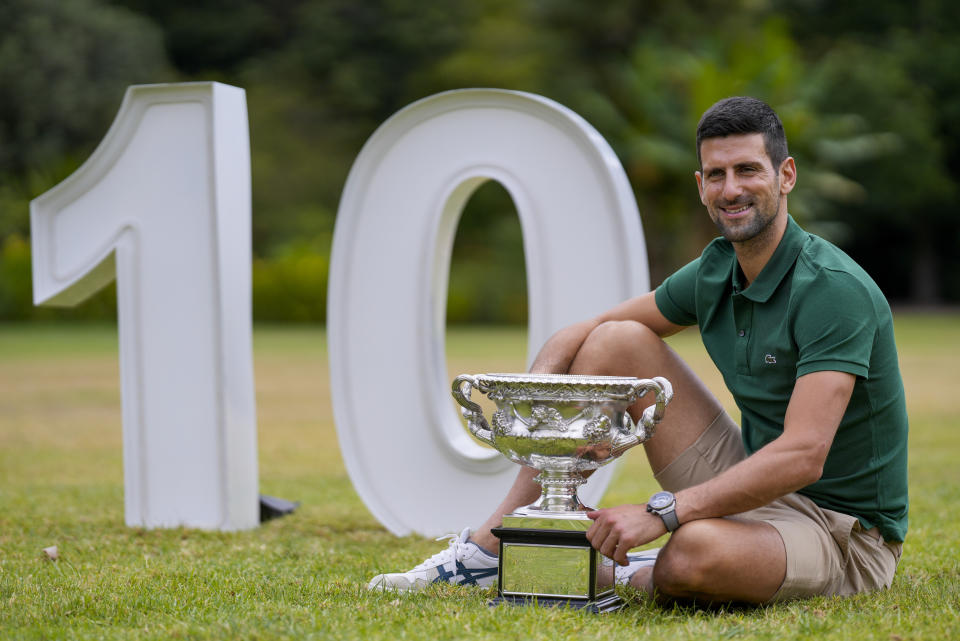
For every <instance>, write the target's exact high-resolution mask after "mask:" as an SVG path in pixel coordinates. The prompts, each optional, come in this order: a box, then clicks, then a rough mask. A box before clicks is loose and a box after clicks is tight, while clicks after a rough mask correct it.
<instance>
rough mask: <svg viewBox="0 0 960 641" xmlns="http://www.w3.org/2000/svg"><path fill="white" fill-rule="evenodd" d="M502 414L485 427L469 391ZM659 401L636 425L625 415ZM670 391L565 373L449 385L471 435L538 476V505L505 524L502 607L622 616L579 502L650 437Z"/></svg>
mask: <svg viewBox="0 0 960 641" xmlns="http://www.w3.org/2000/svg"><path fill="white" fill-rule="evenodd" d="M474 389H476V390H478V391H480V392H482V393H484V394H486V395H487V397H488V398H489V399H490V400H492V401H493V402H494V403H495V404H496V406H497V410H496V411H495V412H494V413H493V416H492V417H491V420H490V421H489V422H488V421H487V419H486V418H485V417H484V415H483V410H482V409H481V408H480V406H479V405H478V404H477V403H475V402H473V401H472V400H471V399H470V394H471V392H472V390H474ZM647 392H654V393H655V395H656V402H655V403H654V404H653V405H650V406H649V407H648V408H646V409H645V410H644V412H643V416H642V418H641V420H640V421H639V423H638V424H634V422H633V420H632V419H631V417H630V414H628V413H627V411H626V410H627V408H628V407H630V406H631V405H633V404H634V403H635V402H636V401H637V400H638V399H639V398H641V397H643V396H644V395H646V394H647ZM672 396H673V390H672V387H671V385H670V383H669V381H667V380H666V379H664V378H660V377H656V378H653V379H639V378H630V377H615V376H576V375H569V374H549V375H538V374H475V375H472V376H468V375H461V376H458V377H457V378H456V379H454V381H453V397H454V398H455V399H456V400H457V402H458V403H459V404H460V405H461V406H462V407H463V415H464V418H466V420H467V426H468V427H469V428H470V432H471V433H472V434H473V435H474V436H475V437H476V438H478V439H480V440H481V441H483V442H485V443H488V444H490V445H492V446H493V447H494V448H496V449H497V451H499V452H500V453H501V454H503V455H504V456H506V457H507V458H508V459H510V460H511V461H514V462H515V463H519V464H520V465H525V466H527V467H531V468H534V469H536V470H539V471H540V474H539V475H538V476H537V477H536V480H537V482H539V483H540V486H541V488H542V492H541V495H540V498H539V499H537V501H536V502H534V503H532V504H530V505H527V506H526V507H522V508H520V509H518V510H517V511H515V512H513V513H512V514H508V515H506V516H505V517H504V518H503V524H502V526H501V527H500V528H496V529H494V534H496V535H497V536H498V537H499V538H500V568H499V582H498V589H497V592H498V598H497V600H496V601H497V602H500V601H505V602H508V603H518V602H523V603H526V602H529V601H531V600H535V601H536V602H537V603H540V604H549V605H553V604H567V605H570V606H573V607H585V608H589V609H591V610H593V611H595V612H608V611H611V610H616V609H619V608H620V607H622V605H623V604H622V601H621V600H620V598H619V597H618V596H617V595H616V594H615V592H614V585H615V580H614V563H613V560H611V559H609V558H607V557H605V556H603V555H602V554H600V553H599V552H597V551H596V550H594V549H593V548H592V547H591V546H590V543H589V541H587V537H586V532H587V530H588V529H590V525H591V523H592V521H591V520H590V519H588V518H587V515H586V513H587V511H589V508H587V507H586V506H584V505H583V503H581V502H580V499H579V498H578V497H577V488H578V487H579V486H580V485H582V484H583V483H584V482H585V481H586V478H585V473H588V472H591V471H593V470H595V469H597V468H598V467H600V466H601V465H605V464H607V463H609V462H610V461H613V460H614V459H616V458H617V457H618V456H620V455H621V454H623V453H624V452H626V451H627V450H628V449H630V448H631V447H633V446H635V445H639V444H640V443H642V442H644V441H646V440H647V439H648V438H650V437H651V436H653V432H654V428H655V427H656V425H657V423H659V422H660V420H661V419H662V418H663V413H664V410H665V408H666V406H667V403H669V402H670V399H671V397H672Z"/></svg>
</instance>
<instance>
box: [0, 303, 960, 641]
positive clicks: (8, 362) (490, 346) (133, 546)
mask: <svg viewBox="0 0 960 641" xmlns="http://www.w3.org/2000/svg"><path fill="white" fill-rule="evenodd" d="M896 318H897V331H898V341H899V345H900V350H901V351H900V355H901V364H902V368H903V374H904V379H905V383H906V387H907V401H908V405H909V411H910V417H911V434H910V490H911V510H910V533H909V536H908V539H907V542H906V544H905V548H904V555H903V560H902V562H901V564H900V569H899V571H898V574H897V578H896V580H895V582H894V585H893V587H892V588H891V589H890V590H888V591H886V592H883V593H880V594H874V595H863V596H857V597H853V598H849V599H827V598H817V599H812V600H808V601H802V602H794V603H790V604H784V605H777V606H773V607H769V608H759V609H741V608H726V609H720V610H710V611H704V610H697V609H693V608H672V609H661V608H657V607H655V606H652V605H650V604H647V603H637V604H633V605H631V606H630V607H629V608H627V609H626V610H624V611H622V612H620V613H617V614H613V615H605V616H599V617H598V616H595V615H590V614H586V613H580V612H571V611H566V610H543V609H538V608H530V607H524V608H507V607H501V608H496V609H489V608H487V607H486V605H485V602H486V600H487V598H488V597H489V596H490V593H489V592H483V591H476V590H474V591H471V590H469V589H465V588H452V587H435V588H433V589H430V590H428V591H426V592H425V593H421V594H414V595H406V596H403V597H397V596H394V595H391V594H378V593H368V592H367V591H366V590H365V589H364V586H365V585H366V582H367V580H369V578H370V577H371V576H372V575H373V574H376V573H377V572H379V571H382V570H403V569H407V568H409V567H410V566H412V565H415V564H417V563H419V562H420V561H422V560H423V559H424V558H425V557H427V556H429V555H430V554H432V553H434V552H437V551H439V550H440V549H441V548H442V547H443V545H445V544H444V543H436V542H434V541H432V540H429V539H423V538H420V537H413V536H411V537H405V538H401V539H397V538H395V537H393V536H392V535H391V534H389V533H388V532H387V531H386V530H385V529H384V528H383V527H382V526H380V524H379V523H378V522H377V521H376V520H375V519H374V518H373V517H372V516H371V515H370V514H369V513H368V512H367V510H366V508H365V507H364V505H363V504H362V503H361V501H360V500H359V499H358V498H357V496H356V494H355V493H354V491H353V488H352V485H351V483H350V480H349V478H348V477H347V475H346V472H345V470H344V466H343V463H342V461H341V460H340V455H339V451H338V450H337V448H336V447H335V443H336V432H335V429H334V425H333V419H332V413H331V408H330V394H329V385H328V374H327V369H326V368H327V366H326V349H325V336H324V334H323V332H322V331H320V330H313V329H295V328H293V329H291V328H258V329H257V331H256V333H255V359H256V360H255V364H256V385H257V406H258V421H259V448H260V450H259V451H260V484H261V490H262V491H263V492H264V493H266V494H272V495H276V496H281V497H284V498H289V499H294V500H298V501H301V502H302V506H301V507H300V509H298V510H297V512H296V513H295V514H293V515H291V516H288V517H284V518H282V519H278V520H275V521H271V522H269V523H266V524H264V525H263V526H261V527H259V528H257V529H255V530H252V531H248V532H240V533H230V534H225V533H211V532H200V531H194V530H180V529H178V530H152V531H146V530H141V529H131V528H127V527H125V526H124V525H123V479H122V474H123V473H122V460H121V426H120V406H119V401H120V399H119V378H118V372H117V354H116V349H117V348H116V330H115V328H102V327H85V326H81V327H61V326H52V327H47V326H40V327H26V326H2V325H0V639H19V638H34V639H71V638H85V639H86V638H104V639H130V638H138V639H170V638H173V639H206V638H218V639H227V638H250V639H274V638H290V639H327V638H348V639H352V638H357V639H366V638H375V639H397V638H417V639H419V638H423V639H455V638H456V639H458V638H504V639H508V638H510V639H512V638H520V639H551V640H556V639H573V638H593V637H602V638H613V639H637V638H641V639H646V638H649V639H670V640H671V641H673V640H683V639H697V640H700V639H734V638H743V639H755V638H759V639H810V640H813V639H817V640H820V639H876V640H883V641H900V640H906V639H957V638H960V551H958V550H960V516H958V507H960V367H958V365H957V363H958V362H960V316H948V315H939V316H938V315H916V314H908V313H902V314H898V315H897V317H896ZM672 342H673V344H674V346H675V347H676V348H677V350H678V351H679V352H680V353H681V354H682V355H683V356H684V357H686V358H688V359H689V360H690V361H691V362H692V363H693V364H694V366H695V367H696V368H697V369H698V370H699V371H702V372H704V373H705V376H704V377H705V379H706V380H707V382H708V384H709V385H710V386H711V388H712V389H714V390H715V392H716V393H717V394H718V396H719V397H720V398H721V399H722V400H723V401H724V402H725V404H727V406H728V407H731V408H732V403H731V402H730V399H729V396H728V395H727V394H726V392H725V391H724V390H723V389H722V383H721V381H720V379H719V377H718V376H717V375H716V374H714V373H713V370H712V366H710V364H709V361H708V360H707V358H706V356H705V354H704V352H703V350H702V348H701V347H700V344H699V340H698V338H697V337H696V335H695V334H693V333H691V332H686V333H684V334H681V335H680V336H678V337H676V338H675V339H673V340H672ZM448 360H449V371H450V373H451V376H453V375H455V374H457V373H462V372H484V371H511V370H512V371H517V370H522V369H523V367H524V362H525V339H524V336H523V334H522V333H521V332H519V331H516V330H512V329H505V330H504V329H483V330H453V331H451V332H450V335H449V338H448ZM654 487H655V485H654V483H653V481H652V479H651V477H650V473H649V471H648V470H647V469H646V467H645V465H644V457H643V456H642V455H640V454H638V450H637V451H635V452H631V453H630V454H628V455H627V456H626V457H625V458H624V461H623V464H622V465H621V466H620V468H619V471H618V474H617V477H616V479H615V480H614V482H613V483H612V484H611V486H610V489H609V491H608V492H607V495H606V497H605V498H604V501H603V502H604V504H605V505H613V504H617V503H623V502H641V501H643V500H645V499H646V497H647V496H648V495H649V493H650V492H651V491H652V490H653V489H654ZM465 525H467V524H465ZM52 545H56V546H58V549H59V552H60V559H59V560H58V561H56V562H53V561H50V560H48V559H47V558H46V556H45V555H44V553H43V549H44V548H46V547H48V546H52Z"/></svg>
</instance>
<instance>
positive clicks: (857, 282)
mask: <svg viewBox="0 0 960 641" xmlns="http://www.w3.org/2000/svg"><path fill="white" fill-rule="evenodd" d="M743 282H744V277H743V273H742V272H741V270H740V266H739V264H738V262H737V258H736V255H735V254H734V251H733V246H732V245H731V244H730V242H728V241H727V240H724V239H723V238H717V239H716V240H714V241H713V242H711V243H710V244H709V245H707V247H706V249H704V251H703V254H701V255H700V257H699V258H698V259H696V260H694V261H693V262H691V263H690V264H688V265H686V266H685V267H683V268H681V269H680V270H679V271H677V272H676V273H674V274H673V275H672V276H670V277H669V278H667V279H666V280H665V281H664V282H663V284H662V285H660V287H658V288H657V291H656V301H657V307H658V308H659V309H660V312H661V313H662V314H663V315H664V316H666V317H667V319H668V320H669V321H670V322H672V323H676V324H678V325H698V326H699V328H700V336H701V338H702V339H703V344H704V346H705V347H706V348H707V352H709V354H710V357H711V358H712V359H713V362H714V363H715V364H716V366H717V368H718V369H719V370H720V372H721V373H722V374H723V378H724V381H725V382H726V385H727V387H728V388H729V390H730V393H731V394H733V397H734V399H735V400H736V403H737V406H738V407H739V408H740V412H741V418H742V424H741V428H742V435H743V443H744V447H745V448H746V451H747V454H752V453H753V452H756V451H757V450H758V449H760V448H761V447H763V446H764V445H766V444H767V443H769V442H770V441H772V440H774V439H775V438H777V437H778V436H780V434H782V433H783V421H784V417H785V415H786V412H787V404H788V403H789V401H790V395H791V394H792V392H793V387H794V383H795V382H796V379H797V378H798V377H800V376H803V375H805V374H809V373H811V372H817V371H822V370H836V371H841V372H848V373H850V374H854V375H855V376H856V377H857V378H856V383H855V385H854V389H853V396H852V397H851V399H850V404H849V405H848V407H847V411H846V413H845V414H844V415H843V419H842V421H841V422H840V427H839V429H838V430H837V434H836V437H835V438H834V441H833V445H832V447H831V448H830V452H829V454H828V455H827V460H826V463H825V464H824V467H823V476H822V477H821V478H820V480H819V481H817V482H816V483H814V484H812V485H809V486H807V487H805V488H803V489H802V490H800V491H799V492H800V494H803V495H805V496H808V497H810V498H811V499H812V500H813V501H814V502H815V503H817V504H818V505H820V506H821V507H824V508H827V509H831V510H836V511H838V512H843V513H845V514H851V515H853V516H856V517H857V518H858V519H859V520H860V522H861V523H862V524H863V527H864V528H868V529H869V528H871V527H874V526H877V527H879V528H880V532H881V533H882V534H883V538H884V539H885V540H887V541H902V540H903V538H904V536H905V535H906V532H907V412H906V404H905V401H904V395H903V382H902V380H901V378H900V369H899V366H898V363H897V350H896V345H895V344H894V338H893V319H892V317H891V314H890V307H889V305H888V304H887V301H886V299H885V298H884V296H883V294H882V293H881V292H880V289H879V288H878V287H877V285H876V283H874V282H873V280H872V279H871V278H870V276H868V275H867V273H866V272H864V271H863V269H861V268H860V266H859V265H857V264H856V263H855V262H854V261H853V259H851V258H850V257H849V256H847V255H846V254H844V253H843V252H842V251H840V250H839V249H837V248H836V247H835V246H833V245H831V244H830V243H828V242H827V241H825V240H823V239H822V238H819V237H817V236H814V235H813V234H809V233H807V232H805V231H803V230H802V229H801V228H800V227H799V226H798V225H797V224H796V223H795V222H794V221H793V218H790V219H789V221H788V223H787V230H786V232H785V233H784V236H783V239H782V240H781V241H780V245H779V246H778V247H777V250H776V252H774V254H773V256H772V257H771V259H770V262H769V263H767V265H766V266H765V267H764V268H763V271H761V272H760V275H759V276H758V277H757V278H756V280H755V281H754V282H752V283H751V284H750V286H749V287H744V286H743Z"/></svg>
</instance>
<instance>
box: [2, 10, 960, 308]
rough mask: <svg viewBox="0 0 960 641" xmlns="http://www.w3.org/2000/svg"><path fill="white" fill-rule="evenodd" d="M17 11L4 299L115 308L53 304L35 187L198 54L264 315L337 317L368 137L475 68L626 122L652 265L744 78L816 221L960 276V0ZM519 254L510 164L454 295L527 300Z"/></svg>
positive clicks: (7, 19)
mask: <svg viewBox="0 0 960 641" xmlns="http://www.w3.org/2000/svg"><path fill="white" fill-rule="evenodd" d="M0 25H2V28H0V320H22V319H43V318H67V317H71V318H77V317H82V318H105V317H110V316H111V315H112V314H114V311H113V309H114V302H113V298H112V297H113V296H114V294H113V292H112V291H106V292H104V293H103V294H101V295H98V296H97V297H96V298H95V299H94V300H91V301H89V302H87V303H85V304H83V305H81V306H80V307H79V308H77V309H74V310H67V311H62V310H51V309H41V308H35V307H33V305H32V302H31V294H30V290H31V285H30V254H29V218H28V211H29V209H28V207H29V201H30V199H32V198H34V197H36V196H38V195H39V194H41V193H43V192H44V191H45V190H47V189H49V188H50V187H52V186H53V185H55V184H57V183H58V182H60V181H61V180H63V179H64V178H65V177H66V176H68V175H69V174H70V173H71V172H72V171H74V170H75V169H76V168H77V167H78V166H79V164H80V163H82V162H83V160H84V159H86V157H87V156H88V155H89V154H90V152H91V151H92V150H93V148H94V147H95V146H96V144H97V143H98V142H99V141H100V139H101V138H102V137H103V135H104V134H105V132H106V130H107V128H108V126H109V124H110V122H111V120H112V118H113V116H114V115H115V113H116V111H117V108H118V107H119V104H120V99H121V97H122V95H123V92H124V90H125V89H126V87H127V86H128V85H130V84H138V83H153V82H170V81H188V80H218V81H222V82H227V83H230V84H234V85H237V86H240V87H243V88H245V89H246V91H247V99H248V107H249V114H250V128H251V144H252V170H253V188H254V193H253V232H254V256H255V259H254V266H253V268H254V314H255V318H257V319H258V320H265V321H296V322H319V321H322V320H323V318H324V315H325V305H326V300H325V298H326V295H325V294H326V277H327V272H328V259H329V252H330V241H331V235H332V229H333V224H334V220H335V216H336V209H337V204H338V200H339V196H340V192H341V190H342V188H343V184H344V181H345V180H346V176H347V172H348V171H349V168H350V166H351V164H352V162H353V160H354V158H355V157H356V155H357V153H358V152H359V151H360V148H361V147H362V145H363V143H364V142H365V141H366V139H367V138H368V137H369V136H370V135H371V134H372V133H373V131H374V130H375V129H376V127H377V126H378V125H379V124H380V123H382V122H383V121H384V120H385V119H386V118H388V117H389V116H390V115H391V114H393V113H394V112H396V111H397V110H399V109H401V108H403V107H404V106H406V105H407V104H409V103H411V102H413V101H414V100H417V99H419V98H422V97H425V96H428V95H431V94H433V93H436V92H438V91H443V90H448V89H456V88H462V87H476V86H485V87H502V88H508V89H517V90H523V91H529V92H533V93H538V94H542V95H545V96H547V97H550V98H552V99H554V100H556V101H558V102H560V103H562V104H564V105H566V106H568V107H569V108H571V109H573V110H574V111H576V112H578V113H580V114H581V115H582V116H583V117H584V118H586V119H587V120H588V121H589V122H590V123H591V124H593V125H594V126H595V127H596V128H597V129H598V130H599V131H600V133H601V134H602V135H603V136H604V137H605V138H606V139H607V140H608V141H609V142H610V144H611V145H612V146H613V147H614V149H615V151H616V152H617V155H618V156H619V158H620V160H621V162H622V163H623V165H624V167H625V168H626V171H627V174H628V177H629V179H630V182H631V185H632V186H633V188H634V191H635V194H636V198H637V202H638V205H639V208H640V212H641V216H642V220H643V225H644V230H645V234H646V238H647V249H648V253H649V256H650V263H651V273H652V280H653V283H654V284H656V283H658V282H659V281H660V280H661V279H662V278H663V277H664V276H666V275H667V274H669V273H670V272H671V271H672V270H674V269H676V268H677V267H679V266H680V265H682V264H684V263H685V262H687V261H688V260H690V259H691V258H693V257H694V256H695V255H697V253H699V251H700V249H701V248H702V246H703V245H704V244H705V243H706V242H707V240H709V238H711V237H712V236H713V235H714V229H713V227H712V225H711V223H710V222H709V220H708V218H707V216H706V215H705V214H704V212H703V210H702V206H701V205H700V203H699V200H698V199H697V195H696V190H695V187H694V182H693V176H692V173H693V171H694V170H695V169H696V150H695V147H694V140H693V139H694V129H695V127H696V123H697V120H698V118H699V116H700V114H701V113H702V112H703V110H704V109H706V108H707V107H708V106H709V105H710V104H712V103H713V102H714V101H716V100H718V99H720V98H723V97H725V96H730V95H743V94H748V95H753V96H756V97H759V98H761V99H763V100H766V101H768V102H769V103H770V104H772V105H773V106H774V108H776V109H777V110H778V112H779V113H780V115H781V117H782V118H783V120H784V125H785V127H786V129H787V135H788V138H789V140H790V147H791V149H790V150H791V154H792V155H794V156H795V157H796V158H797V162H798V166H799V171H800V183H799V187H798V189H797V191H796V192H794V195H792V196H791V198H790V201H791V212H792V213H793V214H794V216H795V217H797V218H798V219H799V220H800V222H801V223H802V224H804V225H805V226H806V227H807V228H809V229H810V230H811V231H814V232H816V233H819V234H821V235H823V236H825V237H826V238H828V239H830V240H832V241H834V242H836V243H837V244H839V245H840V246H841V247H843V248H844V249H846V250H847V251H848V252H849V253H850V254H851V255H853V256H854V258H856V259H857V260H858V261H859V262H860V263H861V264H862V265H863V266H864V267H865V268H866V269H867V271H868V272H870V273H871V275H873V277H874V278H875V279H876V280H877V281H878V283H879V284H880V286H881V287H882V288H883V290H884V292H885V293H886V294H887V296H888V297H889V298H890V299H891V300H892V301H894V302H898V303H913V304H923V305H938V304H956V303H957V302H958V301H960V252H958V251H957V248H960V217H958V216H956V215H955V213H954V209H955V202H956V198H957V195H958V193H957V192H958V186H957V180H956V176H957V175H958V172H960V83H958V82H957V81H956V73H957V71H956V70H957V69H958V68H960V37H958V36H960V12H957V11H956V9H955V7H954V5H953V3H951V2H948V1H947V0H921V1H920V2H917V3H902V2H899V1H893V0H879V1H878V0H871V1H870V2H867V1H866V0H851V1H848V2H844V3H835V2H827V1H826V0H794V1H787V0H726V1H723V2H720V1H717V0H699V1H694V0H672V1H671V2H669V3H666V2H638V1H636V0H609V1H604V2H582V1H581V0H551V1H544V0H446V1H445V2H438V3H427V2H422V1H419V0H365V1H364V2H356V0H192V1H191V2H182V1H178V0H112V1H111V0H0ZM522 273H523V254H522V238H521V235H520V226H519V223H518V221H517V218H516V212H515V210H514V208H513V205H512V203H511V201H510V198H509V196H508V195H507V193H506V192H505V191H504V190H503V189H502V188H501V187H499V186H498V185H496V184H488V185H486V186H485V187H483V188H481V190H480V191H479V192H478V193H477V194H476V195H475V196H474V197H473V199H471V201H470V203H469V204H468V206H467V210H466V212H465V213H464V217H463V219H462V221H461V225H460V228H459V230H458V236H457V240H456V245H455V250H454V265H453V267H452V270H451V290H450V295H449V303H448V318H449V320H450V321H451V322H488V323H494V322H522V321H523V320H524V319H525V317H526V307H525V305H526V303H525V300H526V295H525V287H526V285H525V282H524V280H523V279H522V278H517V277H516V275H517V274H522ZM491 274H493V276H491ZM498 274H502V277H498Z"/></svg>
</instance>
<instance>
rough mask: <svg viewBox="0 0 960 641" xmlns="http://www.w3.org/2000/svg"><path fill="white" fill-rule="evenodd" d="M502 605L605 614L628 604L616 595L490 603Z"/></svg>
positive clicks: (504, 599) (501, 598) (503, 599)
mask: <svg viewBox="0 0 960 641" xmlns="http://www.w3.org/2000/svg"><path fill="white" fill-rule="evenodd" d="M501 603H506V604H507V605H536V606H540V607H541V608H571V609H573V610H586V611H588V612H593V613H595V614H605V613H607V612H617V611H618V610H622V609H623V608H624V607H625V606H626V605H627V604H626V602H625V601H624V600H623V599H621V598H620V597H619V596H617V595H616V594H611V595H610V596H605V597H603V598H602V599H598V600H596V601H586V600H582V599H561V598H555V597H520V596H510V595H508V596H498V597H497V598H495V599H492V600H491V601H490V607H496V606H498V605H500V604H501Z"/></svg>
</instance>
